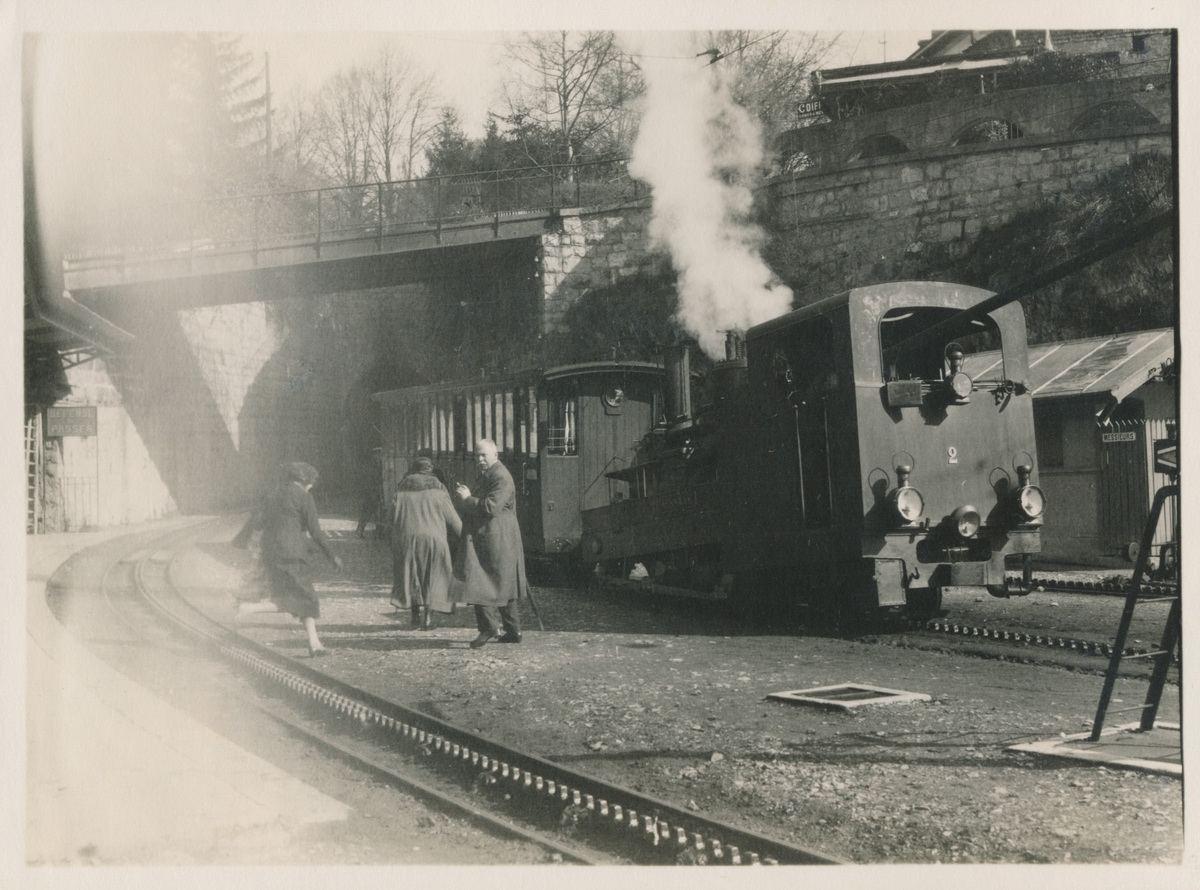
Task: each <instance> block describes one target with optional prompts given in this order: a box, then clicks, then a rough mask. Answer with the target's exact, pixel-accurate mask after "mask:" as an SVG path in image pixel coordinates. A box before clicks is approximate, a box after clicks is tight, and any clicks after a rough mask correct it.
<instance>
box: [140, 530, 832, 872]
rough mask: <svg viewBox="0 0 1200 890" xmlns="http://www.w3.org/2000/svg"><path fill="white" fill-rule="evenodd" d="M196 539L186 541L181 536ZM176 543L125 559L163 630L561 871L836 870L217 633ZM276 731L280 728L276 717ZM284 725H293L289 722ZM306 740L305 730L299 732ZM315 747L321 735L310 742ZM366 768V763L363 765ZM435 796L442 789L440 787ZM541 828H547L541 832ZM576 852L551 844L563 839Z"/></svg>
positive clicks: (807, 854)
mask: <svg viewBox="0 0 1200 890" xmlns="http://www.w3.org/2000/svg"><path fill="white" fill-rule="evenodd" d="M190 533H191V534H195V533H196V532H195V529H192V530H190ZM185 537H186V536H185V535H181V534H179V533H176V535H173V536H168V537H167V538H166V539H164V540H162V541H160V542H157V543H158V545H159V547H161V548H163V549H153V550H152V549H145V550H141V551H138V552H136V553H134V554H132V555H131V556H130V557H129V558H128V560H129V561H130V562H131V563H132V573H133V581H134V584H135V587H136V589H137V590H138V592H139V594H140V595H141V596H142V597H144V598H145V600H146V602H148V603H149V604H150V605H151V606H153V608H154V609H155V610H156V611H157V612H158V613H159V614H160V615H161V616H162V617H163V618H165V619H167V620H169V621H170V622H171V623H172V625H174V626H176V627H178V628H180V629H181V630H184V631H186V632H187V633H188V634H189V635H191V636H193V637H195V638H198V639H200V640H202V641H203V642H204V643H205V644H206V645H207V646H209V647H210V648H211V649H212V650H213V651H215V652H217V653H218V654H220V655H221V656H222V657H223V658H225V659H228V660H230V661H232V662H235V663H236V664H238V665H240V666H242V667H243V668H245V669H246V670H248V671H251V672H253V673H254V674H255V675H256V676H258V677H259V678H261V679H262V680H264V681H266V682H267V683H268V684H269V685H270V686H272V687H273V688H274V689H276V690H279V691H282V692H285V693H286V694H287V695H288V696H289V697H290V698H291V699H292V700H293V701H294V702H303V703H304V705H305V706H307V707H310V708H311V707H312V706H316V707H317V708H318V710H319V711H321V712H323V713H324V715H325V716H326V717H327V718H332V719H333V720H334V722H337V723H340V724H341V725H342V726H346V725H351V726H353V727H354V732H355V734H356V735H357V736H358V737H359V739H361V740H365V741H370V742H373V743H375V744H378V745H381V746H383V747H385V748H387V749H388V750H390V751H392V752H395V751H397V750H399V751H402V752H404V753H406V754H408V755H410V756H412V757H413V758H415V759H417V760H422V761H424V762H425V763H426V764H434V763H436V764H438V765H439V767H441V768H443V769H440V770H439V772H441V773H442V774H443V777H444V776H445V775H446V774H448V775H449V776H450V777H451V778H452V779H453V780H454V782H452V783H451V784H456V785H457V786H458V787H459V788H460V789H461V788H462V787H463V786H466V787H467V788H469V789H472V790H474V791H475V792H483V796H484V797H486V798H487V799H490V800H492V801H494V802H496V803H498V804H501V805H507V807H506V808H507V809H508V810H510V811H511V813H512V814H520V816H521V817H522V821H525V822H526V823H528V824H531V825H533V826H536V827H531V828H517V829H516V831H517V832H518V833H522V832H523V834H522V836H524V837H526V838H527V839H530V840H536V842H538V843H541V844H543V845H544V846H546V847H548V848H550V849H554V850H555V851H556V852H557V854H558V855H559V856H561V857H562V859H563V860H564V861H566V860H568V859H569V860H572V861H579V862H590V861H596V860H597V858H602V857H597V856H596V855H595V854H589V853H586V852H583V851H582V850H581V849H580V847H581V846H588V847H591V848H598V849H600V850H603V851H605V853H606V854H607V855H608V856H616V857H618V858H619V859H620V860H623V861H634V862H639V863H661V862H667V863H689V864H727V865H757V864H822V863H835V862H838V861H839V860H837V859H835V858H833V857H830V856H828V855H825V854H822V853H818V852H814V851H812V850H807V849H804V848H801V847H797V846H794V845H792V844H788V843H786V842H783V841H780V840H777V839H774V838H770V837H765V836H763V835H760V834H757V833H754V832H750V831H746V830H743V829H739V828H737V827H735V826H732V825H727V824H724V823H721V822H717V821H714V820H709V819H706V818H704V817H701V816H698V815H697V814H695V813H692V812H689V811H687V810H684V809H682V808H679V807H676V806H674V805H672V804H670V803H667V802H666V801H662V800H658V799H655V798H651V797H648V796H646V795H643V794H640V793H638V792H636V791H633V790H630V789H627V788H623V787H621V786H618V785H613V784H609V783H606V782H603V781H601V780H598V779H595V778H593V777H590V776H588V775H586V774H583V773H579V772H576V771H574V770H571V769H568V768H566V767H563V766H560V765H558V764H555V763H552V762H550V761H547V760H544V759H542V758H540V757H537V756H536V755H532V754H528V753H525V752H521V751H517V750H514V749H511V748H508V747H506V746H504V745H502V744H500V743H498V742H495V741H492V740H490V739H487V738H485V737H482V736H479V735H477V734H474V733H471V732H468V731H467V730H464V729H462V728H460V727H457V726H454V725H452V724H450V723H447V722H444V721H442V720H439V719H437V718H435V717H432V716H430V715H427V714H424V713H421V712H419V711H416V710H413V709H410V708H406V707H403V706H401V705H398V704H396V703H393V702H390V701H387V700H386V699H383V698H380V697H378V696H375V695H372V694H370V693H368V692H365V691H363V690H361V689H358V688H355V687H353V686H350V685H348V684H345V683H342V682H340V681H338V680H335V679H333V678H331V677H328V676H326V675H324V674H322V673H321V672H319V671H316V670H313V669H312V668H309V667H307V666H305V665H302V664H300V663H298V662H296V661H295V660H294V659H291V658H288V657H287V656H284V655H280V654H278V653H276V652H274V651H272V650H270V649H268V648H266V647H264V646H261V645H259V644H257V643H254V642H252V641H250V640H247V639H246V638H244V637H242V636H241V635H239V634H237V633H235V632H233V631H231V630H230V629H228V628H226V627H224V626H223V625H220V624H218V623H216V622H214V621H212V620H210V619H209V618H207V617H206V616H204V615H202V614H201V613H200V612H199V611H198V610H196V609H195V608H193V607H192V606H191V605H190V604H188V603H187V602H186V601H185V600H183V599H182V598H181V597H180V596H179V595H178V594H177V592H176V590H175V586H174V584H173V583H172V579H171V577H170V561H171V551H170V549H169V548H171V547H173V546H178V544H179V543H181V541H182V539H183V538H185ZM281 719H284V718H283V717H282V716H281ZM290 722H294V720H292V721H290ZM305 731H306V732H308V733H309V734H313V733H312V731H311V730H305ZM316 735H322V734H321V733H316ZM322 743H323V744H324V745H325V746H326V747H327V749H328V750H331V751H334V750H336V751H338V752H339V754H340V755H341V756H355V757H358V758H359V760H360V761H363V758H362V756H361V755H351V754H350V753H349V751H348V749H347V748H346V746H344V745H341V744H339V743H337V742H334V741H332V740H331V739H330V738H328V737H327V736H326V737H325V738H324V739H323V740H322ZM364 762H366V761H364ZM366 763H367V766H368V767H369V768H370V769H372V770H374V771H376V772H377V773H380V774H383V775H387V776H389V777H392V780H393V781H396V782H398V783H405V784H407V785H408V786H409V787H411V788H413V789H414V790H419V791H421V792H422V793H424V794H426V795H427V796H432V797H434V798H435V799H437V800H438V801H439V802H440V803H441V804H442V805H444V806H455V807H459V808H461V809H460V811H461V812H462V813H463V814H465V815H468V816H470V817H471V818H474V819H477V820H485V819H497V822H496V824H497V825H498V826H501V827H503V828H504V830H508V831H513V830H514V826H513V824H512V823H511V818H512V815H510V816H509V817H508V818H499V817H496V816H492V815H489V814H488V813H486V812H484V811H483V810H482V809H481V808H478V807H475V806H473V805H471V804H466V803H464V802H463V795H462V792H461V791H460V793H459V794H457V795H456V794H452V793H450V792H448V791H446V790H438V789H435V788H433V787H432V786H431V785H428V784H425V783H422V782H418V781H416V780H412V779H411V778H409V777H405V776H401V775H399V774H398V773H396V772H395V770H394V769H393V768H391V767H387V766H383V765H381V764H379V763H370V762H366ZM442 784H444V779H443V782H442ZM547 826H549V828H548V827H547ZM564 829H565V830H566V832H567V833H568V834H569V835H570V836H571V838H572V839H573V840H577V841H578V845H577V844H574V843H571V842H564V841H562V840H561V839H559V838H557V837H555V836H553V835H554V833H562V832H563V830H564Z"/></svg>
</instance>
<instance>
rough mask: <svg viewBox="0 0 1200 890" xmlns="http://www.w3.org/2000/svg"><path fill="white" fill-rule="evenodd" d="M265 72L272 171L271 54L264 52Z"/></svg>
mask: <svg viewBox="0 0 1200 890" xmlns="http://www.w3.org/2000/svg"><path fill="white" fill-rule="evenodd" d="M263 59H264V62H263V72H264V81H265V89H266V91H267V147H266V159H267V172H268V173H270V172H271V54H270V53H263Z"/></svg>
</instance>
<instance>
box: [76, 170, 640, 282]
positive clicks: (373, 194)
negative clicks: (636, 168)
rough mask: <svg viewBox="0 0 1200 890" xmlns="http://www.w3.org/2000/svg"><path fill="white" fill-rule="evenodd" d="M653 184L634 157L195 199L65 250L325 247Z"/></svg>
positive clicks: (611, 196)
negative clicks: (635, 174) (640, 174)
mask: <svg viewBox="0 0 1200 890" xmlns="http://www.w3.org/2000/svg"><path fill="white" fill-rule="evenodd" d="M646 193H647V187H646V186H645V185H644V184H641V183H639V182H638V181H637V180H634V179H632V178H631V177H630V175H629V171H628V167H627V164H626V159H624V158H620V159H616V160H608V161H594V162H588V163H576V164H561V165H550V166H543V167H528V168H523V169H513V170H495V171H490V172H485V173H465V174H459V175H453V176H431V177H426V178H422V179H408V180H402V181H396V182H375V183H368V184H363V185H347V186H331V187H327V188H317V189H306V190H302V191H289V192H279V193H273V194H258V195H242V196H233V197H228V198H213V199H210V200H206V201H201V202H196V203H182V204H181V203H172V204H158V205H151V206H142V207H137V208H130V209H127V210H124V211H121V212H119V213H116V214H114V215H111V216H110V217H109V218H107V219H103V220H96V221H89V224H86V225H85V228H83V229H82V230H81V231H79V232H77V233H76V235H75V236H74V238H73V243H72V244H71V245H69V246H68V248H67V250H66V251H65V253H64V256H65V258H66V260H67V261H68V262H73V263H76V264H83V263H99V264H103V263H104V262H105V261H106V260H108V261H111V260H113V259H124V258H126V257H135V256H139V255H146V254H151V255H155V254H157V255H161V254H162V253H164V252H167V253H169V254H170V255H171V256H173V257H175V258H181V259H182V258H186V257H188V256H191V255H200V254H205V255H211V254H214V253H217V252H223V253H232V252H250V253H256V252H257V251H258V250H261V249H267V248H272V249H274V248H281V247H303V248H308V249H311V250H313V252H314V254H315V255H316V256H317V257H320V256H321V251H322V248H323V247H327V246H329V245H332V244H343V243H346V242H351V241H356V242H364V241H365V242H370V241H372V240H374V241H375V242H376V245H377V247H378V248H380V249H381V248H382V246H383V240H384V238H387V237H389V236H395V235H403V234H409V233H417V232H423V233H432V234H433V235H434V237H435V238H437V239H438V240H439V241H440V237H441V232H442V229H443V228H447V227H451V226H460V225H467V224H472V223H475V224H479V223H481V222H487V221H491V222H492V223H493V224H495V225H497V226H498V224H499V222H500V221H501V220H502V219H503V218H505V217H508V216H512V215H515V214H519V213H537V214H548V213H551V212H553V211H557V210H561V209H563V208H565V207H595V206H605V205H609V204H611V205H617V204H620V203H624V202H627V201H630V200H637V199H639V198H641V197H642V196H643V195H645V194H646Z"/></svg>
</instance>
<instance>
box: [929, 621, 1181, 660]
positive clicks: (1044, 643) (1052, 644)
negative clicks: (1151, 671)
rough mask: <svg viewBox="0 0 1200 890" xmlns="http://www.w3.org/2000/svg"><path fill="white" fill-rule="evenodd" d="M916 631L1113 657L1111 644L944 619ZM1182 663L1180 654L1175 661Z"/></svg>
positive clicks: (1131, 653)
mask: <svg viewBox="0 0 1200 890" xmlns="http://www.w3.org/2000/svg"><path fill="white" fill-rule="evenodd" d="M910 627H911V628H912V629H913V630H918V631H923V632H929V633H932V634H939V635H950V636H958V637H964V638H970V639H976V640H984V641H990V642H995V643H1011V644H1013V645H1014V646H1026V647H1028V646H1033V647H1037V648H1046V649H1054V650H1058V651H1061V652H1071V653H1075V654H1078V655H1093V656H1098V657H1100V658H1111V657H1112V653H1113V647H1112V645H1111V644H1109V643H1102V642H1098V641H1096V640H1081V639H1077V638H1074V637H1062V636H1054V635H1052V634H1039V633H1031V632H1029V631H1022V630H1005V629H1000V628H993V627H980V626H977V625H973V624H967V623H965V622H960V621H952V620H948V619H943V618H933V619H930V620H929V621H912V622H910ZM1149 651H1150V650H1149V649H1143V648H1137V647H1132V646H1126V647H1125V648H1124V649H1123V650H1122V655H1123V656H1124V657H1126V658H1129V657H1144V656H1145V654H1146V653H1147V652H1149ZM1174 663H1175V664H1178V663H1179V657H1178V655H1177V656H1176V657H1175V660H1174Z"/></svg>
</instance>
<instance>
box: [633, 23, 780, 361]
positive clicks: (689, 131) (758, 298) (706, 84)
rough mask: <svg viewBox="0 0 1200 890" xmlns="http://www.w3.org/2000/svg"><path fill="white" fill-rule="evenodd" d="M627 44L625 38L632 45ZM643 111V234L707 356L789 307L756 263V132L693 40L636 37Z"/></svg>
mask: <svg viewBox="0 0 1200 890" xmlns="http://www.w3.org/2000/svg"><path fill="white" fill-rule="evenodd" d="M631 42H632V41H631V40H626V43H627V44H630V43H631ZM631 49H633V51H635V52H638V53H639V54H640V55H641V59H640V60H639V61H640V64H641V65H642V70H643V72H644V74H645V78H646V95H645V100H644V101H645V105H644V108H643V111H642V117H641V122H640V124H639V129H638V138H637V142H636V144H635V145H634V149H633V156H632V158H631V159H630V164H629V167H630V172H631V173H633V175H635V176H637V177H639V178H641V179H644V180H645V181H647V182H648V183H650V185H651V187H652V188H653V190H654V207H653V218H652V221H651V225H650V234H651V236H652V237H653V238H654V239H655V240H657V241H658V242H660V243H662V244H664V245H666V247H667V248H668V249H669V251H670V253H671V258H672V262H673V263H674V265H675V269H676V271H677V272H678V274H679V313H678V318H679V321H680V323H681V324H682V325H683V327H684V328H685V329H687V331H688V332H689V333H691V334H692V335H693V336H695V337H696V338H697V340H698V341H699V342H700V346H701V348H702V349H703V350H704V351H705V352H706V353H708V354H709V355H711V356H714V357H723V356H724V352H723V343H724V337H723V336H722V334H721V331H723V330H728V329H729V328H741V329H745V328H747V327H749V326H751V325H754V324H758V323H759V322H762V321H766V320H768V319H770V318H774V317H775V316H777V315H780V314H782V313H784V312H786V311H788V309H790V308H791V299H792V292H791V290H790V289H789V288H787V287H785V286H784V285H782V284H779V283H778V281H777V280H776V279H775V278H774V276H773V274H772V272H771V270H770V269H769V268H767V266H766V264H765V263H764V262H763V260H762V258H761V257H760V255H759V248H760V246H761V244H762V241H763V237H764V235H763V233H762V231H761V230H760V229H759V228H758V227H757V226H755V225H753V223H752V222H751V220H750V216H749V214H750V209H751V202H752V194H751V191H750V182H751V181H752V177H753V175H754V173H755V170H756V167H757V165H758V164H759V162H760V161H761V159H762V145H761V139H760V134H759V130H758V127H757V125H756V123H755V122H754V120H753V119H752V118H751V117H750V115H749V114H747V113H746V111H745V110H744V109H742V108H741V107H739V106H738V105H736V104H734V102H733V99H732V96H731V94H730V90H729V84H728V83H727V82H726V80H725V78H726V73H725V71H726V69H725V67H724V66H723V65H722V63H721V62H720V61H716V60H715V58H714V59H713V61H709V59H710V56H713V55H715V54H710V55H709V56H706V55H703V54H702V55H700V56H699V57H697V55H696V54H697V45H696V42H695V35H694V34H692V33H680V34H671V35H662V36H655V37H646V36H641V37H640V40H637V46H636V48H633V47H631Z"/></svg>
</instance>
